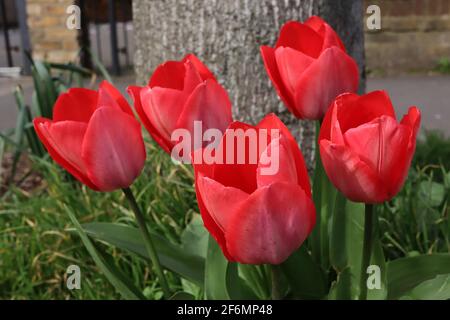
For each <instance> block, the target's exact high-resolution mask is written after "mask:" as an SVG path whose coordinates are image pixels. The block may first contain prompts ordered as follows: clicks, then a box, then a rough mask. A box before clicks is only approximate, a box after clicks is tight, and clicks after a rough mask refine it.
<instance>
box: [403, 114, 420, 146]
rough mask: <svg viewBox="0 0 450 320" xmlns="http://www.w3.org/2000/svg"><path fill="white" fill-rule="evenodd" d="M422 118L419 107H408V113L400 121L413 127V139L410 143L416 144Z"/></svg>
mask: <svg viewBox="0 0 450 320" xmlns="http://www.w3.org/2000/svg"><path fill="white" fill-rule="evenodd" d="M420 120H421V114H420V110H419V109H418V108H417V107H410V108H409V109H408V113H407V114H406V115H405V116H403V118H402V120H401V121H400V123H401V124H403V125H405V126H408V127H410V128H411V133H412V134H411V141H410V145H411V146H412V145H414V146H415V144H416V136H417V132H418V131H419V127H420Z"/></svg>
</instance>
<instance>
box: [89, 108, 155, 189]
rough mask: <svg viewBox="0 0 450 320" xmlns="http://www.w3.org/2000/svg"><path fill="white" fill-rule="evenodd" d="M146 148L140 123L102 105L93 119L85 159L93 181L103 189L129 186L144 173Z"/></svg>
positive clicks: (90, 123) (90, 124)
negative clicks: (142, 171)
mask: <svg viewBox="0 0 450 320" xmlns="http://www.w3.org/2000/svg"><path fill="white" fill-rule="evenodd" d="M145 156H146V155H145V147H144V141H143V139H142V134H141V126H140V125H139V122H137V120H136V119H135V118H133V117H131V116H129V115H128V114H126V113H124V112H122V111H120V110H118V109H115V108H108V107H106V108H105V107H104V108H99V109H97V111H95V113H94V114H93V116H92V118H91V121H90V122H89V125H88V128H87V131H86V135H85V138H84V141H83V146H82V158H83V160H84V163H85V165H86V168H87V173H88V176H89V178H90V180H91V181H92V182H93V183H94V184H95V185H96V186H98V188H99V189H100V190H102V191H112V190H115V189H119V188H126V187H129V186H130V185H131V183H133V181H134V179H136V178H137V177H138V175H139V174H140V172H141V170H142V168H143V166H144V162H145Z"/></svg>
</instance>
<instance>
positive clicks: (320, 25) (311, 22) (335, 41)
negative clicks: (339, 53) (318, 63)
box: [305, 16, 345, 51]
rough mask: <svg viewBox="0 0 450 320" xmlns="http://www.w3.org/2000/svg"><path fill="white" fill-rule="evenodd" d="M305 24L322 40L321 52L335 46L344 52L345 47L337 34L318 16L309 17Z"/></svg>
mask: <svg viewBox="0 0 450 320" xmlns="http://www.w3.org/2000/svg"><path fill="white" fill-rule="evenodd" d="M305 24H306V25H307V26H308V27H310V28H311V29H313V30H314V31H316V32H317V33H318V34H319V35H320V36H321V37H322V38H323V39H324V41H323V46H322V50H325V49H327V48H330V47H332V46H336V47H339V48H341V49H342V50H344V51H345V46H344V44H343V43H342V41H341V39H340V38H339V36H338V35H337V33H336V32H335V31H334V30H333V28H331V27H330V25H329V24H328V23H326V22H325V21H324V20H323V19H322V18H320V17H318V16H312V17H309V18H308V20H306V21H305Z"/></svg>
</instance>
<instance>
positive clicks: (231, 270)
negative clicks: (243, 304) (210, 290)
mask: <svg viewBox="0 0 450 320" xmlns="http://www.w3.org/2000/svg"><path fill="white" fill-rule="evenodd" d="M226 287H227V293H228V296H229V297H230V299H232V300H256V299H258V297H257V296H256V294H255V293H254V292H253V291H252V289H251V288H250V287H249V285H248V283H247V282H246V281H245V280H244V279H243V278H241V277H240V276H239V268H238V263H228V267H227V272H226Z"/></svg>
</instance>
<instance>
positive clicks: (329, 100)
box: [34, 17, 420, 265]
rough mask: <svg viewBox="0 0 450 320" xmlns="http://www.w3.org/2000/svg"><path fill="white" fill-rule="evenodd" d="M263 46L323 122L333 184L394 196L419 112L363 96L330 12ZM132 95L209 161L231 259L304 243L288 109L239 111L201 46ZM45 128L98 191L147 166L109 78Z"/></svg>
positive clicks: (267, 59)
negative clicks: (237, 117)
mask: <svg viewBox="0 0 450 320" xmlns="http://www.w3.org/2000/svg"><path fill="white" fill-rule="evenodd" d="M261 55H262V59H263V62H264V65H265V68H266V71H267V74H268V76H269V78H270V79H271V81H272V83H273V85H274V87H275V89H276V91H277V93H278V95H279V97H280V98H281V100H282V101H283V102H284V104H285V105H286V107H287V108H288V109H289V110H290V111H291V112H292V113H293V114H294V115H295V116H296V117H297V118H301V119H309V120H320V121H322V125H321V129H320V136H319V141H318V145H319V146H320V156H321V159H322V163H323V167H324V169H325V172H326V174H327V175H328V177H329V179H330V181H331V182H332V183H333V185H334V186H335V187H336V188H337V189H338V190H339V191H340V192H341V193H342V194H344V195H345V196H346V197H347V198H348V199H350V200H352V201H358V202H365V203H380V202H383V201H386V200H389V199H391V198H392V197H394V196H395V195H396V194H397V193H398V192H399V190H400V189H401V187H402V185H403V183H404V181H405V177H406V175H407V172H408V169H409V166H410V163H411V159H412V155H413V153H414V150H415V141H416V135H417V132H418V128H419V125H420V112H419V110H418V109H417V108H416V107H411V108H410V110H409V112H408V114H407V115H406V116H404V117H403V119H402V120H401V121H400V122H398V121H397V120H396V116H395V113H394V108H393V106H392V104H391V102H390V99H389V97H388V95H387V94H386V93H385V92H382V91H376V92H372V93H368V94H366V95H362V96H358V95H357V94H356V92H357V90H358V78H359V72H358V66H357V64H356V63H355V61H354V60H353V59H352V57H351V56H350V55H349V54H348V53H347V52H346V49H345V47H344V45H343V43H342V41H341V39H340V38H339V36H338V35H337V34H336V32H335V31H334V30H333V29H332V28H331V27H330V26H329V25H328V24H327V23H326V22H324V21H323V20H322V19H320V18H319V17H311V18H310V19H308V20H307V21H306V22H305V23H299V22H288V23H286V24H285V25H284V26H283V27H282V29H281V32H280V35H279V38H278V41H277V42H276V44H275V46H274V47H273V48H272V47H269V46H262V47H261ZM128 93H129V95H130V96H131V98H132V100H133V102H134V110H135V111H136V113H137V115H138V117H139V119H140V122H141V123H142V124H143V126H144V127H145V128H146V129H147V131H148V132H149V134H150V135H151V136H152V137H153V139H154V140H155V141H156V142H157V143H158V144H159V145H160V147H161V148H162V149H163V150H164V151H166V152H167V153H169V154H173V152H175V151H176V152H181V154H180V158H181V159H186V158H188V159H192V158H195V157H197V156H198V157H199V158H201V159H205V160H204V161H193V166H194V171H195V188H196V195H197V200H198V205H199V209H200V213H201V216H202V218H203V222H204V225H205V227H206V228H207V230H208V231H209V232H210V233H211V235H212V236H213V237H214V239H215V240H216V241H217V243H218V244H219V246H220V247H221V249H222V251H223V254H224V255H225V256H226V258H227V259H229V260H230V261H237V262H241V263H246V264H266V263H269V264H274V265H276V264H280V263H282V262H283V261H285V260H286V259H287V258H288V257H289V256H290V255H291V254H292V252H294V251H295V250H296V249H298V248H299V247H300V246H301V245H302V243H303V242H304V241H305V239H306V238H307V237H308V235H309V234H310V233H311V232H312V230H313V228H314V226H315V222H316V210H315V206H314V203H313V200H312V194H311V186H310V180H309V177H308V173H307V170H306V167H305V162H304V160H303V156H302V153H301V151H300V149H299V147H298V144H297V142H296V141H295V139H294V137H293V136H292V135H291V133H290V132H289V130H288V128H287V127H286V126H285V125H284V124H283V123H282V122H281V120H280V119H278V118H277V116H275V115H274V114H270V115H267V116H266V117H265V118H264V119H263V120H262V121H261V122H259V123H258V124H257V125H256V126H252V125H249V124H246V123H242V122H238V121H233V118H232V111H231V102H230V99H229V97H228V94H227V92H226V90H225V89H224V88H223V87H222V86H221V85H220V84H219V82H218V81H217V80H216V78H215V76H214V75H213V73H212V72H211V71H210V70H209V69H208V68H207V67H206V66H205V65H204V64H203V63H202V62H201V61H200V60H199V59H198V58H197V57H196V56H195V55H193V54H189V55H187V56H186V57H184V58H183V59H182V60H181V61H168V62H165V63H163V64H162V65H160V66H158V67H157V68H156V70H155V71H154V73H153V75H152V76H151V77H150V80H149V82H148V84H147V85H146V86H143V87H138V86H130V87H128ZM197 123H200V124H201V126H202V129H203V130H205V134H203V136H202V139H200V141H197V140H196V139H193V140H189V142H187V143H186V141H184V142H183V141H182V140H185V139H186V138H185V135H180V134H179V132H180V130H183V132H187V133H190V134H192V135H195V134H196V130H197V129H196V128H197V125H196V124H197ZM34 126H35V130H36V132H37V134H38V136H39V138H40V139H41V141H42V142H43V144H44V145H45V147H46V148H47V150H48V152H49V154H50V156H51V157H52V158H53V159H54V160H55V161H56V162H57V163H58V164H60V165H61V166H62V167H63V168H65V169H66V170H67V171H68V172H70V173H71V174H72V175H73V176H74V177H75V178H76V179H78V180H79V181H81V182H82V183H84V184H85V185H87V186H88V187H90V188H92V189H94V190H97V191H113V190H116V189H119V188H122V189H123V188H127V187H129V186H130V185H131V184H132V183H133V181H134V180H135V179H136V177H138V176H139V174H140V172H141V170H142V168H143V166H144V163H145V157H146V153H145V146H144V141H143V138H142V132H141V126H140V123H139V121H138V120H137V119H136V117H135V115H134V113H133V111H132V109H131V107H130V106H129V104H128V102H127V100H126V99H125V98H124V97H123V96H122V94H121V93H120V92H119V91H118V90H117V89H115V88H114V87H113V86H112V85H111V84H110V83H108V82H103V83H101V85H100V87H99V89H98V90H97V91H94V90H88V89H82V88H75V89H70V90H69V91H68V92H67V93H64V94H61V95H60V96H59V98H58V100H57V102H56V104H55V106H54V109H53V119H52V120H49V119H45V118H36V119H35V120H34ZM180 143H184V146H185V147H186V145H187V148H184V147H183V148H181V149H182V150H181V149H180V148H178V146H179V144H180ZM206 154H208V155H213V157H206V156H205V155H206ZM206 159H213V160H206ZM194 160H195V159H194ZM275 162H276V165H275ZM268 167H270V168H276V170H266V169H268ZM266 171H270V172H269V173H267V172H266Z"/></svg>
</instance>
